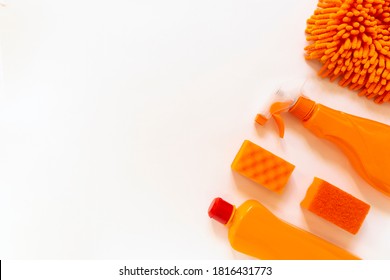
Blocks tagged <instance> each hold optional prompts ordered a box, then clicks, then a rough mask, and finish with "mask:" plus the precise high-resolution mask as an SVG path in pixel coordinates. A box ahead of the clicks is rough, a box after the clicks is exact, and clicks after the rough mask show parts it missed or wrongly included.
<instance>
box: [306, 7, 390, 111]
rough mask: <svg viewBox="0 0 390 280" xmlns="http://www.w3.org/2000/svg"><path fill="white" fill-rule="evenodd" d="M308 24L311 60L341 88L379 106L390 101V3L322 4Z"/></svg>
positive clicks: (308, 56) (308, 52)
mask: <svg viewBox="0 0 390 280" xmlns="http://www.w3.org/2000/svg"><path fill="white" fill-rule="evenodd" d="M317 6H318V9H316V10H315V11H314V14H313V15H312V16H311V17H310V18H309V19H308V20H307V29H306V33H307V38H306V39H307V41H309V42H310V44H309V45H308V46H307V47H306V48H305V50H306V52H307V55H306V58H307V59H318V60H319V61H321V62H322V63H323V64H324V65H323V66H322V68H321V70H320V71H319V75H321V76H322V77H324V78H325V77H329V78H330V80H331V81H334V80H336V79H337V78H339V77H340V80H339V84H340V85H341V86H344V87H346V86H349V88H350V89H352V90H356V91H359V95H360V96H366V97H367V98H373V99H374V101H375V102H376V103H383V102H388V101H389V100H390V81H389V80H390V40H389V38H390V36H389V35H390V0H319V2H318V5H317Z"/></svg>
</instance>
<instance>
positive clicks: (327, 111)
mask: <svg viewBox="0 0 390 280" xmlns="http://www.w3.org/2000/svg"><path fill="white" fill-rule="evenodd" d="M303 125H304V126H305V127H306V128H307V129H309V130H310V131H311V132H313V133H314V134H315V135H316V136H318V137H320V138H324V139H327V140H329V141H331V142H333V143H334V144H336V145H337V146H338V147H339V148H341V149H342V151H343V152H344V153H345V154H346V156H347V157H348V158H349V160H350V162H351V164H352V165H353V167H354V168H355V169H356V171H357V172H358V173H359V174H360V176H361V177H362V178H363V179H365V180H366V181H367V182H368V183H369V184H370V185H372V186H373V187H375V188H376V189H378V190H379V191H381V192H383V193H384V194H386V195H390V169H389V168H390V149H389V145H390V126H388V125H385V124H382V123H379V122H376V121H372V120H368V119H364V118H360V117H356V116H353V115H349V114H346V113H343V112H340V111H337V110H334V109H331V108H329V107H326V106H324V105H321V104H316V105H315V106H314V108H313V110H312V112H311V114H310V116H308V118H307V119H306V120H304V121H303Z"/></svg>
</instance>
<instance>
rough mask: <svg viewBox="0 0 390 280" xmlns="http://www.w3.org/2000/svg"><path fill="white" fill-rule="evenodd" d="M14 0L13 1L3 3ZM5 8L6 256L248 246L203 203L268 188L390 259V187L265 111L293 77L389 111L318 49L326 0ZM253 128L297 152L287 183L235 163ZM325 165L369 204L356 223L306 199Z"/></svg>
mask: <svg viewBox="0 0 390 280" xmlns="http://www.w3.org/2000/svg"><path fill="white" fill-rule="evenodd" d="M3 2H4V1H3ZM6 2H7V3H8V5H7V7H5V8H4V7H2V8H0V32H1V33H0V43H1V62H0V73H1V78H0V224H1V230H0V258H13V259H14V258H28V259H30V258H31V259H37V258H45V259H65V258H71V259H72V258H73V259H244V258H247V257H245V256H244V255H241V254H239V253H236V252H234V251H233V250H232V249H231V247H230V246H229V244H228V241H227V229H226V228H224V227H223V226H222V225H220V224H217V222H215V221H211V220H210V219H209V218H208V216H207V209H208V206H209V203H210V202H211V200H212V199H213V198H214V197H216V196H221V197H223V198H225V199H226V200H228V201H230V202H231V203H234V204H237V205H239V204H241V203H242V202H243V201H245V200H247V199H257V200H258V201H260V202H261V203H263V204H264V205H266V206H267V207H268V208H269V209H271V210H272V211H273V212H274V213H275V214H276V215H278V216H279V217H281V218H282V219H284V220H286V221H288V222H290V223H292V224H295V225H297V226H299V227H302V228H304V229H306V230H309V231H311V232H313V233H315V234H317V235H319V236H321V237H323V238H326V239H328V240H330V241H332V242H334V243H336V244H338V245H339V246H341V247H344V248H347V249H348V250H350V251H351V252H353V253H355V254H357V255H359V256H360V257H362V258H364V259H389V258H390V242H389V241H388V240H389V236H390V199H389V198H387V197H385V196H384V195H383V194H381V193H379V192H377V191H376V190H374V189H373V188H372V187H370V186H369V185H368V184H367V183H365V182H364V181H363V180H362V179H361V178H360V177H358V176H357V175H356V173H355V171H354V170H353V169H352V168H351V166H350V165H349V162H348V160H347V159H346V158H345V157H344V156H343V154H341V153H340V152H339V151H338V150H337V148H336V147H334V146H333V145H332V144H330V143H327V142H324V141H323V140H321V139H317V138H315V136H313V135H311V134H310V132H308V131H306V130H305V129H304V128H303V126H302V125H301V124H300V123H299V122H298V121H297V120H296V119H293V118H292V117H291V116H289V115H286V116H285V120H286V136H285V138H284V139H280V138H278V134H277V132H276V130H275V126H274V124H272V123H271V122H270V123H269V124H267V125H266V126H265V127H257V126H256V125H255V124H254V117H255V116H256V113H257V112H258V109H259V108H260V107H261V104H262V101H263V100H265V98H266V97H267V96H269V95H270V94H272V90H271V88H273V87H274V85H275V84H277V83H278V82H279V81H283V80H284V79H285V78H287V77H288V78H294V77H304V78H307V79H309V82H308V84H307V92H306V95H308V96H309V97H311V98H312V99H313V100H315V101H317V102H320V103H322V104H325V105H328V106H330V107H333V108H335V109H340V110H343V111H345V112H348V113H352V114H355V115H360V116H363V117H368V118H371V119H375V120H378V121H381V122H384V123H387V124H390V121H389V119H388V115H389V110H390V108H389V105H388V104H385V105H380V106H379V105H376V104H374V103H373V102H372V101H369V100H366V99H364V98H359V97H357V96H356V94H355V93H353V92H351V91H349V90H346V89H342V88H340V87H339V86H337V84H331V83H330V82H329V81H328V80H322V79H319V78H317V76H316V71H317V70H318V69H319V67H320V65H319V64H318V63H316V62H310V63H307V62H306V61H305V59H304V56H303V54H304V52H303V48H304V46H306V44H307V43H306V41H305V34H304V29H305V25H306V19H307V18H308V17H309V16H310V15H311V13H312V12H313V10H314V9H315V7H316V1H315V0H311V1H306V0H305V1H303V0H300V1H281V0H280V1H273V0H268V1H265V0H252V1H249V0H246V1H232V0H197V1H189V0H176V1H174V0H166V1H158V0H156V1H152V0H112V1H101V0H94V1H88V0H78V1H76V0H67V1H64V0H62V1H59V0H46V1H45V0H33V1H32V0H14V1H11V0H8V1H6ZM244 139H249V140H251V141H253V142H255V143H257V144H259V145H261V146H262V147H264V148H266V149H268V150H269V151H271V152H273V153H275V154H277V155H279V156H281V157H283V158H284V159H286V160H288V161H290V162H292V163H293V164H295V165H296V170H295V172H294V173H293V175H292V178H291V180H290V183H289V184H288V185H287V187H286V190H285V192H284V193H283V194H282V195H278V194H275V193H272V192H270V191H268V190H266V189H264V188H263V187H261V186H258V185H256V184H254V183H252V182H250V181H249V180H247V179H245V178H242V177H241V176H239V175H236V174H233V172H232V171H231V169H230V164H231V162H232V160H233V158H234V156H235V154H236V153H237V151H238V149H239V147H240V146H241V144H242V142H243V141H244ZM313 176H318V177H320V178H323V179H325V180H327V181H329V182H330V183H333V184H334V185H336V186H338V187H340V188H342V189H343V190H345V191H347V192H349V193H351V194H352V195H354V196H356V197H358V198H360V199H362V200H364V201H365V202H367V203H369V204H370V205H371V206H372V208H371V210H370V213H369V214H368V216H367V218H366V220H365V222H364V224H363V227H362V228H361V230H360V232H359V233H358V234H357V235H356V236H353V235H351V234H349V233H347V232H345V231H343V230H341V229H339V228H337V227H336V226H334V225H332V224H330V223H328V222H326V221H324V220H321V219H320V218H319V217H317V216H315V215H313V214H311V213H307V212H306V211H302V210H301V208H300V206H299V203H300V201H301V200H302V198H303V197H304V194H305V192H306V189H307V187H308V186H309V184H310V183H311V181H312V178H313Z"/></svg>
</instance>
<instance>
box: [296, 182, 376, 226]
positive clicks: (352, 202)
mask: <svg viewBox="0 0 390 280" xmlns="http://www.w3.org/2000/svg"><path fill="white" fill-rule="evenodd" d="M301 206H302V207H303V208H306V209H308V210H309V211H311V212H313V213H314V214H317V215H318V216H320V217H322V218H324V219H325V220H328V221H329V222H331V223H333V224H335V225H337V226H339V227H341V228H342V229H344V230H346V231H348V232H350V233H352V234H356V233H357V232H358V231H359V229H360V227H361V225H362V223H363V221H364V219H365V217H366V215H367V214H368V211H369V210H370V205H368V204H367V203H365V202H363V201H361V200H359V199H357V198H356V197H354V196H352V195H350V194H349V193H346V192H345V191H343V190H340V189H339V188H337V187H335V186H333V185H332V184H329V183H328V182H326V181H324V180H322V179H319V178H314V181H313V183H312V184H311V185H310V187H309V189H308V190H307V192H306V196H305V198H304V199H303V200H302V202H301Z"/></svg>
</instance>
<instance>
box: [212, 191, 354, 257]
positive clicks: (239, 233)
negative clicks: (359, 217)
mask: <svg viewBox="0 0 390 280" xmlns="http://www.w3.org/2000/svg"><path fill="white" fill-rule="evenodd" d="M209 216H210V218H213V219H215V220H217V221H219V222H220V223H222V224H224V225H226V226H227V227H228V228H229V234H228V238H229V241H230V244H231V245H232V247H233V248H234V249H235V250H237V251H239V252H241V253H244V254H247V255H249V256H252V257H255V258H259V259H263V260H344V259H345V260H357V259H359V258H358V257H356V256H354V255H353V254H351V253H349V252H347V251H345V250H344V249H341V248H340V247H337V246H336V245H333V244H332V243H330V242H328V241H325V240H324V239H321V238H320V237H318V236H316V235H314V234H311V233H309V232H307V231H304V230H302V229H299V228H297V227H295V226H293V225H290V224H288V223H286V222H284V221H283V220H281V219H279V218H278V217H276V216H275V215H274V214H272V213H271V212H270V211H269V210H268V209H267V208H265V207H264V206H263V205H262V204H260V203H259V202H257V201H256V200H248V201H246V202H244V203H243V204H242V205H241V206H239V207H238V208H236V207H235V206H234V205H232V204H230V203H228V202H226V201H225V200H223V199H222V198H215V199H214V200H213V202H212V203H211V205H210V207H209Z"/></svg>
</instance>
